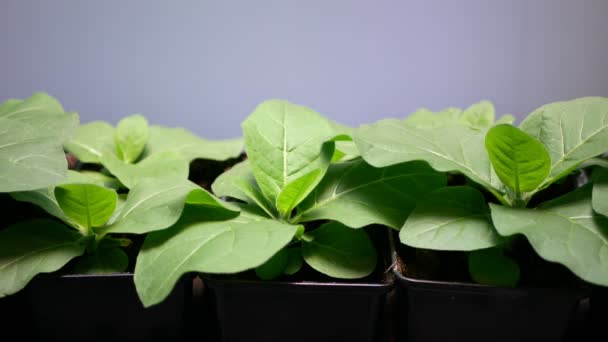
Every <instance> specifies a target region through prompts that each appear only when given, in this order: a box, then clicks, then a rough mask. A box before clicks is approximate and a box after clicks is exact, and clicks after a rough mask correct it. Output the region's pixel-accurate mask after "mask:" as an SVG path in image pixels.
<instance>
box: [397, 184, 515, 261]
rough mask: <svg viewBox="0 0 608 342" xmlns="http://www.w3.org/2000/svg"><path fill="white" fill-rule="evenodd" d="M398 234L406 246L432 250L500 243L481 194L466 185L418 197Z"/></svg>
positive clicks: (472, 248)
mask: <svg viewBox="0 0 608 342" xmlns="http://www.w3.org/2000/svg"><path fill="white" fill-rule="evenodd" d="M399 238H400V239H401V242H402V243H404V244H406V245H408V246H412V247H417V248H426V249H434V250H456V251H471V250H476V249H482V248H488V247H493V246H496V245H499V244H501V243H503V238H501V237H500V235H498V234H497V233H496V231H495V230H494V227H493V226H492V222H491V221H490V213H489V211H488V205H487V204H486V201H485V199H484V197H483V195H482V194H481V193H480V192H479V191H477V190H475V189H474V188H471V187H467V186H451V187H446V188H443V189H439V190H437V191H434V192H432V193H431V194H429V195H428V196H427V197H426V198H424V199H423V200H421V201H420V202H419V203H418V205H417V206H416V209H414V211H413V212H412V214H411V215H410V216H409V217H408V219H407V221H406V222H405V225H404V226H403V228H401V232H399Z"/></svg>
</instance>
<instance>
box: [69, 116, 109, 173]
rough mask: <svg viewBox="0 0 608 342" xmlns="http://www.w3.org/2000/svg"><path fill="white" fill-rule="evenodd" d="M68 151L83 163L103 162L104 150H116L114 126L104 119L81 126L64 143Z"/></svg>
mask: <svg viewBox="0 0 608 342" xmlns="http://www.w3.org/2000/svg"><path fill="white" fill-rule="evenodd" d="M64 148H65V150H66V151H68V152H70V153H71V154H73V155H75V156H76V158H78V159H79V160H80V161H81V162H83V163H101V155H102V154H103V152H104V151H106V150H109V151H115V150H116V147H115V146H114V127H112V125H110V124H109V123H107V122H104V121H93V122H90V123H87V124H84V125H81V126H79V127H78V128H77V129H76V135H75V137H74V138H72V139H70V140H68V141H67V142H66V143H65V144H64Z"/></svg>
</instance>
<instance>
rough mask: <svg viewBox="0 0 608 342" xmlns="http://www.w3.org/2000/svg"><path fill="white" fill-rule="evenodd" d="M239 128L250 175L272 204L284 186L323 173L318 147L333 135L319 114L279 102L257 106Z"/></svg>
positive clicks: (323, 155) (270, 101)
mask: <svg viewBox="0 0 608 342" xmlns="http://www.w3.org/2000/svg"><path fill="white" fill-rule="evenodd" d="M242 126H243V132H244V135H245V148H246V149H247V155H248V157H249V161H250V163H251V168H252V170H253V174H254V176H255V179H256V180H257V183H258V185H259V187H260V189H261V190H262V193H263V194H264V195H265V196H266V197H267V198H268V200H270V202H271V203H277V197H278V196H279V194H280V193H281V191H282V190H283V189H284V188H285V187H286V186H287V184H289V183H291V182H292V181H294V180H295V179H298V178H300V177H302V176H304V175H306V174H309V173H310V172H312V171H314V170H323V165H324V164H325V154H324V153H321V147H322V145H323V143H324V142H325V141H327V140H329V139H330V138H331V137H332V134H333V133H334V130H333V128H332V126H331V125H330V123H329V121H328V120H326V119H325V118H323V117H322V116H321V115H319V114H318V113H316V112H314V111H312V110H311V109H308V108H306V107H303V106H299V105H295V104H291V103H289V102H287V101H280V100H269V101H265V102H263V103H262V104H260V105H259V106H258V107H257V108H256V110H255V111H254V112H253V114H251V115H250V116H249V117H248V118H247V119H246V120H245V121H244V122H243V125H242ZM332 154H333V152H332ZM323 172H324V171H323ZM309 190H312V189H309Z"/></svg>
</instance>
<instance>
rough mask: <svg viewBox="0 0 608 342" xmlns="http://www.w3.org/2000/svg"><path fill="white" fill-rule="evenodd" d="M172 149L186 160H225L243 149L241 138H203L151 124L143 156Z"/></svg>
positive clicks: (179, 129) (235, 155)
mask: <svg viewBox="0 0 608 342" xmlns="http://www.w3.org/2000/svg"><path fill="white" fill-rule="evenodd" d="M167 151H172V152H174V153H175V154H177V155H178V156H180V157H182V158H184V159H185V160H187V161H188V162H190V161H192V160H194V159H199V158H200V159H210V160H226V159H230V158H236V157H238V156H240V155H241V153H242V151H243V139H242V138H236V139H228V140H215V141H214V140H205V139H202V138H200V137H198V136H196V135H195V134H193V133H192V132H190V131H188V130H186V129H183V128H169V127H162V126H151V127H150V137H149V139H148V144H147V145H146V149H145V150H144V153H143V157H144V158H146V157H149V156H151V155H154V154H157V153H161V152H167Z"/></svg>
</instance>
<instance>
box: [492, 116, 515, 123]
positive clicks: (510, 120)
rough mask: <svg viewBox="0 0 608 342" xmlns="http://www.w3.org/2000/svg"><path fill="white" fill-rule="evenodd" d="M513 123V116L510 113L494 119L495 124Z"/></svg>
mask: <svg viewBox="0 0 608 342" xmlns="http://www.w3.org/2000/svg"><path fill="white" fill-rule="evenodd" d="M513 123H515V117H514V116H513V115H511V114H505V115H503V116H501V117H500V119H498V120H497V121H496V124H497V125H502V124H507V125H512V124H513Z"/></svg>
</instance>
